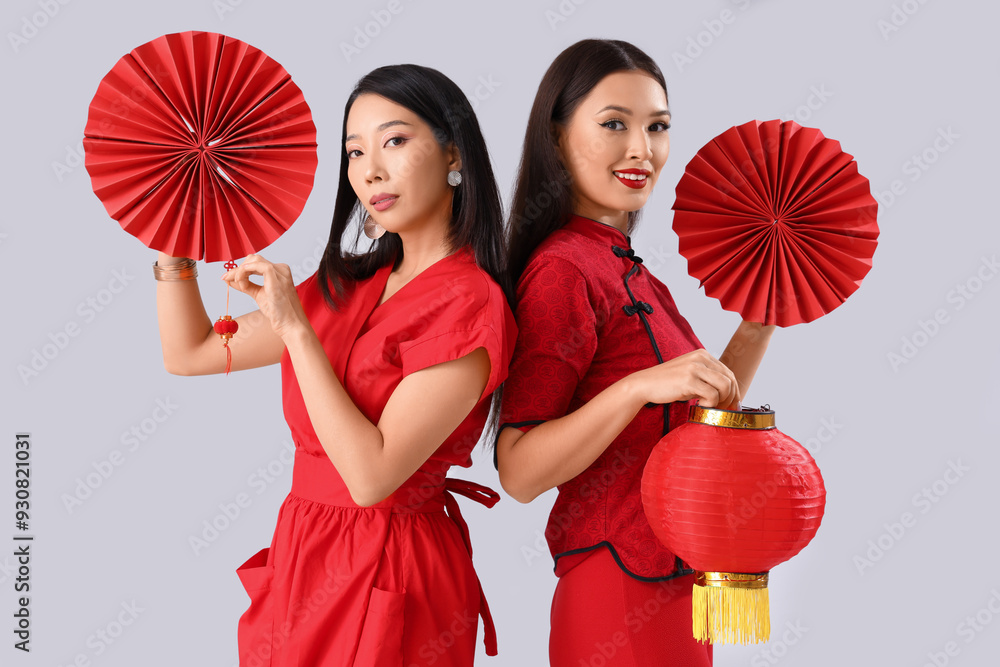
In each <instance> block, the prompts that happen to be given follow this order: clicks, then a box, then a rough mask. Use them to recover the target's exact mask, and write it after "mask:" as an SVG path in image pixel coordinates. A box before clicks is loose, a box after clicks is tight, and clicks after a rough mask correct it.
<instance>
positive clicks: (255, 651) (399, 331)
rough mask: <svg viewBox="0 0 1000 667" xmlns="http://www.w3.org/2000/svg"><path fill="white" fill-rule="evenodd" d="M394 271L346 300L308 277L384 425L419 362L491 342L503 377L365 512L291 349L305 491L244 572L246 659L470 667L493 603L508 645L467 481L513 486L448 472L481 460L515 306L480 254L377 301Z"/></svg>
mask: <svg viewBox="0 0 1000 667" xmlns="http://www.w3.org/2000/svg"><path fill="white" fill-rule="evenodd" d="M390 270H391V267H390V266H385V267H382V268H381V269H379V270H378V271H377V272H376V273H375V275H373V276H372V277H371V278H369V279H367V280H363V281H360V282H358V283H357V284H355V285H352V286H349V288H348V290H347V293H346V299H345V301H346V303H345V304H344V305H343V306H342V307H341V309H340V310H339V311H333V310H330V309H329V308H328V307H327V306H326V305H325V303H324V302H323V297H322V295H321V293H320V290H319V288H318V285H317V283H316V276H313V277H311V278H309V279H307V280H306V281H304V282H303V283H302V284H301V285H299V286H298V288H297V289H298V293H299V296H300V298H301V300H302V304H303V307H304V308H305V311H306V313H307V314H308V316H309V319H310V322H311V323H312V326H313V328H314V329H315V330H316V332H317V335H318V336H319V338H320V341H321V342H322V344H323V347H324V349H325V350H326V352H327V356H328V357H329V358H330V361H331V363H332V365H333V368H334V371H335V372H336V374H337V376H338V377H339V378H340V380H341V382H342V383H343V384H344V387H345V389H346V390H347V392H348V393H349V394H350V396H351V398H352V399H353V400H354V402H355V404H356V405H357V406H358V408H359V409H360V410H361V411H362V412H363V413H364V414H365V416H366V417H368V418H369V419H370V420H371V421H372V422H373V423H377V422H378V420H379V417H380V416H381V413H382V409H383V408H384V406H385V403H386V401H387V400H388V398H389V396H390V395H391V394H392V391H393V390H394V389H395V387H396V385H397V384H398V383H399V381H400V380H401V379H402V378H403V377H404V376H405V375H406V374H408V373H410V372H413V371H415V370H419V369H420V368H425V367H427V366H429V365H432V364H435V363H440V362H444V361H448V360H451V359H455V358H458V357H460V356H463V355H465V354H467V353H469V352H471V351H472V350H474V349H476V348H477V347H484V348H486V351H487V353H488V354H489V357H490V363H491V373H490V380H489V382H488V384H487V387H486V390H485V391H484V392H483V396H482V398H481V400H480V402H479V404H478V405H477V406H476V407H475V408H474V409H473V411H472V413H471V414H470V415H469V417H468V418H467V419H465V420H464V421H463V422H462V424H461V425H460V426H459V427H458V428H457V429H456V430H455V431H454V433H452V435H451V436H449V438H448V439H447V440H446V441H445V442H444V443H443V444H442V445H441V447H440V448H439V449H438V450H437V451H436V452H435V453H434V454H433V455H432V456H431V457H430V459H428V461H427V462H426V463H425V464H424V465H422V466H421V467H420V469H419V470H418V471H417V472H416V473H415V474H414V475H413V476H412V477H411V478H410V479H409V480H407V481H406V482H405V483H404V484H403V485H402V486H401V487H400V488H399V489H398V490H397V491H396V492H395V493H393V494H392V496H390V497H389V498H387V499H386V500H384V501H382V502H380V503H378V504H376V505H374V506H372V507H364V508H363V507H359V506H358V505H356V504H355V503H354V502H353V501H352V500H351V497H350V494H349V493H348V491H347V488H346V486H345V485H344V482H343V480H342V479H341V477H340V475H339V474H338V473H337V470H336V469H335V468H334V466H333V464H332V463H331V461H330V459H329V457H328V456H327V455H326V453H325V451H324V450H323V448H322V446H321V445H320V443H319V441H318V439H317V437H316V434H315V432H314V430H313V428H312V425H311V423H310V420H309V417H308V414H307V412H306V408H305V404H304V402H303V399H302V395H301V392H300V390H299V387H298V383H297V381H296V379H295V373H294V369H293V368H292V365H291V363H290V361H289V358H288V355H287V354H286V355H285V356H284V357H283V359H282V362H281V367H282V386H283V401H284V411H285V417H286V420H287V421H288V424H289V427H290V429H291V431H292V435H293V438H294V440H295V447H296V452H295V464H294V468H293V470H294V472H293V481H292V490H291V493H290V494H289V496H288V498H286V500H285V502H284V503H283V504H282V506H281V509H280V511H279V515H278V522H277V526H276V528H275V533H274V537H273V539H272V541H271V546H270V548H269V549H265V550H263V551H262V552H260V553H258V554H257V555H256V556H254V557H253V558H251V559H250V560H249V561H247V563H245V564H244V565H243V566H242V567H241V568H240V569H239V570H238V572H239V575H240V579H241V581H242V582H243V583H244V586H245V587H246V590H247V593H248V594H249V595H250V598H251V603H250V607H249V609H248V610H247V611H246V613H245V614H244V615H243V616H242V618H241V619H240V624H239V645H240V666H241V667H267V666H271V667H279V666H280V667H284V666H293V665H295V666H302V665H338V666H340V665H357V666H358V667H361V666H365V667H372V666H374V667H381V666H383V665H394V666H396V667H398V666H399V665H403V664H405V665H431V664H433V665H436V666H441V665H445V666H456V667H457V666H466V665H471V664H472V661H473V657H474V655H475V641H476V633H477V629H478V616H479V615H480V614H481V615H482V616H483V618H484V623H485V643H486V647H487V652H488V653H490V654H495V653H496V643H495V634H494V630H493V624H492V619H491V618H490V615H489V608H488V607H487V606H486V603H485V599H484V597H483V595H482V589H481V587H480V585H479V580H478V577H477V576H476V572H475V570H474V569H473V566H472V558H471V544H469V543H468V528H467V527H466V525H465V522H464V521H463V520H462V518H461V514H460V513H459V511H458V503H457V502H456V501H455V499H454V497H453V496H452V491H454V492H455V493H459V494H462V495H466V496H467V497H470V498H473V499H474V500H477V501H478V502H483V503H484V504H487V505H491V504H492V503H494V502H496V499H497V498H498V496H496V494H495V493H493V492H492V491H490V490H488V489H485V488H484V487H479V486H478V485H475V484H471V483H468V482H461V481H460V480H451V479H448V478H446V474H447V471H448V469H449V467H451V466H452V465H459V466H466V467H467V466H469V465H471V458H470V456H469V455H470V452H471V450H472V448H473V447H474V446H475V444H476V442H477V441H478V439H479V436H480V435H481V433H482V429H483V427H484V425H485V420H486V417H487V415H488V411H489V403H490V399H491V393H492V391H493V390H494V389H496V387H497V386H499V384H500V383H501V382H502V381H503V380H504V378H505V375H506V369H507V366H508V363H509V360H510V354H511V346H510V342H511V341H513V339H514V337H515V336H516V328H515V325H514V319H513V314H512V313H511V312H510V309H509V308H508V306H507V303H506V299H505V298H504V295H503V292H502V291H501V290H500V288H499V287H498V286H497V285H496V283H494V282H493V281H492V279H491V278H490V277H489V275H488V274H486V273H485V272H483V271H482V270H481V269H479V268H478V267H477V266H476V264H475V261H474V259H473V257H472V254H471V252H470V251H468V250H465V249H463V250H460V251H459V252H457V253H455V254H453V255H450V256H449V257H446V258H444V259H442V260H440V261H439V262H437V263H436V264H434V265H432V266H431V267H429V268H427V269H426V270H424V271H423V272H422V273H421V274H419V275H418V276H417V277H415V278H413V279H412V280H411V281H410V282H409V283H407V284H406V285H404V286H403V287H402V288H401V289H400V290H399V291H398V292H396V293H395V294H394V295H393V296H391V297H390V298H389V299H388V300H387V301H386V302H385V303H383V304H381V305H378V306H376V304H377V302H378V299H379V297H380V295H381V294H382V291H383V289H384V287H385V283H386V280H387V278H388V275H389V272H390ZM429 407H430V406H429Z"/></svg>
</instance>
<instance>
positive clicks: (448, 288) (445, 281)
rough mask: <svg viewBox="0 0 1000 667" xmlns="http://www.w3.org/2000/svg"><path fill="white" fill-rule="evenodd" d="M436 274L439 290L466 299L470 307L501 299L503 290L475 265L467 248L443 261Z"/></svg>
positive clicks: (472, 255)
mask: <svg viewBox="0 0 1000 667" xmlns="http://www.w3.org/2000/svg"><path fill="white" fill-rule="evenodd" d="M444 261H445V262H446V264H445V265H444V266H443V267H442V269H443V270H442V271H440V272H439V274H438V283H439V289H440V290H442V291H444V292H445V293H449V294H451V295H453V296H455V297H456V298H457V297H461V298H464V299H468V300H469V303H470V304H472V305H482V304H485V303H487V302H490V301H495V300H496V299H498V298H499V299H503V298H504V295H503V289H502V288H501V287H500V285H498V284H497V282H496V281H495V280H494V279H493V276H491V275H490V274H489V272H488V271H486V270H485V269H483V268H482V267H480V266H479V264H477V263H476V257H475V255H474V254H473V252H472V250H471V249H469V248H461V249H459V250H458V251H456V252H455V253H453V254H452V255H449V256H448V257H447V258H446V259H445V260H444Z"/></svg>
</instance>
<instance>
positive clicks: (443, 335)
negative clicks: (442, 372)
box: [399, 269, 517, 400]
mask: <svg viewBox="0 0 1000 667" xmlns="http://www.w3.org/2000/svg"><path fill="white" fill-rule="evenodd" d="M406 328H407V330H408V333H409V336H406V337H405V338H406V340H401V342H400V343H399V355H400V359H401V362H402V369H403V375H404V376H406V375H409V374H410V373H414V372H416V371H419V370H423V369H424V368H428V367H430V366H434V365H436V364H441V363H444V362H446V361H453V360H455V359H459V358H461V357H464V356H465V355H467V354H469V353H471V352H472V351H474V350H475V349H476V348H480V347H482V348H485V349H486V353H487V354H488V355H489V359H490V377H489V380H487V382H486V387H485V389H484V390H483V393H482V394H481V396H480V400H482V399H483V398H484V397H486V396H489V395H490V394H492V393H493V391H495V390H496V389H497V387H499V386H500V384H501V383H502V382H503V381H504V380H505V379H506V378H507V370H508V367H509V365H510V358H511V355H512V354H513V341H514V338H515V337H516V336H517V326H516V324H515V322H514V314H513V312H511V309H510V306H509V305H508V304H507V299H506V298H505V297H504V294H503V291H502V290H501V289H500V287H499V285H497V284H496V283H495V282H494V281H493V280H492V279H490V278H489V277H488V276H487V275H485V274H482V273H481V272H479V270H478V269H477V270H476V272H475V273H474V274H471V275H467V276H462V277H461V278H459V279H456V278H454V277H453V278H451V279H449V280H447V281H446V282H444V283H443V284H442V285H441V286H440V289H438V290H435V291H434V292H432V293H428V294H426V295H425V299H423V300H422V303H421V305H420V307H419V308H417V309H414V310H413V312H411V313H410V314H409V316H408V318H407V327H406Z"/></svg>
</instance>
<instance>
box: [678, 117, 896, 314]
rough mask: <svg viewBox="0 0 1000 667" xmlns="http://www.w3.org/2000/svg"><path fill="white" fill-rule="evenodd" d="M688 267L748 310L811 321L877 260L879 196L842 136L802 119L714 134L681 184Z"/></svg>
mask: <svg viewBox="0 0 1000 667" xmlns="http://www.w3.org/2000/svg"><path fill="white" fill-rule="evenodd" d="M673 209H674V211H675V213H674V224H673V228H674V231H675V232H677V235H678V236H679V237H680V252H681V254H682V255H684V257H686V258H687V260H688V273H690V274H691V275H692V276H693V277H695V278H698V279H699V280H700V281H701V284H702V285H703V286H704V287H705V293H706V294H708V295H709V296H712V297H715V298H717V299H719V301H720V302H721V303H722V307H723V308H725V309H726V310H731V311H735V312H738V313H740V314H741V315H742V316H743V319H745V320H749V321H753V322H763V323H765V324H777V325H778V326H783V327H784V326H790V325H792V324H799V323H802V322H811V321H812V320H815V319H816V318H818V317H820V316H821V315H825V314H826V313H829V312H830V311H831V310H833V309H834V308H836V307H837V306H839V305H840V304H841V303H843V302H844V300H845V299H847V297H849V296H850V295H851V294H853V293H854V291H855V290H856V289H858V286H860V285H861V280H862V279H863V278H864V277H865V275H866V274H867V273H868V271H869V270H870V269H871V266H872V255H873V254H874V253H875V246H876V245H877V239H878V225H877V223H876V213H877V210H878V205H877V203H876V201H875V198H874V197H872V195H871V190H870V187H869V184H868V179H866V178H865V177H864V176H862V175H861V174H859V173H858V167H857V163H856V162H855V161H854V158H853V157H852V156H851V155H848V154H847V153H845V152H843V150H841V148H840V143H839V142H837V141H834V140H832V139H828V138H826V137H824V136H823V133H822V132H820V131H819V130H817V129H815V128H809V127H802V126H800V125H798V124H797V123H795V122H793V121H785V122H781V121H777V120H771V121H765V122H761V121H751V122H749V123H745V124H743V125H740V126H738V127H733V128H730V129H728V130H726V131H725V132H723V133H722V134H720V135H719V136H717V137H716V138H715V139H713V140H712V141H710V142H709V143H708V144H706V145H705V146H704V147H703V148H702V149H701V150H700V151H698V154H697V155H695V156H694V158H693V159H692V160H691V162H689V163H688V165H687V167H686V168H685V171H684V176H683V177H681V180H680V182H679V183H678V184H677V200H676V202H675V203H674V206H673Z"/></svg>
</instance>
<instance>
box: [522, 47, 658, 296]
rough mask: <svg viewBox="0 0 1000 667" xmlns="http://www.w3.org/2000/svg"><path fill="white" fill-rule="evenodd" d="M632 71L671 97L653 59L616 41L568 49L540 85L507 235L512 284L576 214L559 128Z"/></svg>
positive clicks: (632, 217)
mask: <svg viewBox="0 0 1000 667" xmlns="http://www.w3.org/2000/svg"><path fill="white" fill-rule="evenodd" d="M627 70H641V71H643V72H646V73H648V74H649V75H651V76H652V77H653V78H654V79H656V81H657V82H658V83H659V84H660V85H661V86H663V92H664V94H666V92H667V84H666V81H664V79H663V73H662V72H661V71H660V68H659V67H658V66H657V64H656V63H655V62H654V61H653V59H652V58H650V57H649V56H648V55H646V54H645V53H644V52H643V51H642V50H641V49H639V48H638V47H636V46H633V45H632V44H629V43H628V42H622V41H619V40H611V39H585V40H582V41H579V42H577V43H576V44H573V45H572V46H570V47H568V48H566V50H564V51H563V52H562V53H560V54H559V55H558V56H556V59H555V60H554V61H552V64H551V65H550V66H549V69H548V70H547V71H546V72H545V76H543V77H542V82H541V83H540V84H538V93H537V94H536V95H535V102H534V104H533V105H532V107H531V115H530V116H529V118H528V129H527V131H526V132H525V135H524V148H523V150H522V153H521V163H520V166H519V168H518V174H517V182H516V185H515V186H514V198H513V201H512V202H511V209H510V222H509V224H508V229H507V251H508V255H507V270H508V272H509V273H510V281H511V284H516V283H517V280H518V278H520V277H521V273H523V272H524V267H525V265H527V263H528V258H529V257H530V256H531V253H532V252H534V250H535V248H537V247H538V245H539V244H540V243H541V242H542V241H543V240H545V238H546V237H547V236H548V235H549V234H551V233H552V232H554V231H556V230H557V229H559V228H561V227H562V226H563V225H565V224H566V222H567V221H569V218H570V215H572V213H573V184H572V182H571V180H570V176H569V172H568V170H567V169H566V166H565V165H564V164H563V163H562V160H561V158H560V157H559V150H558V148H557V134H556V130H557V127H565V125H566V123H567V121H568V120H569V118H570V116H571V115H572V114H573V112H574V111H575V110H576V108H577V106H579V104H580V102H581V101H582V100H583V98H584V97H586V96H587V94H588V93H590V91H591V90H593V89H594V87H595V86H596V85H597V84H598V83H600V82H601V80H602V79H603V78H604V77H606V76H607V75H609V74H612V73H614V72H621V71H627ZM638 218H639V212H638V211H631V212H629V214H628V229H629V231H631V230H632V229H633V228H634V227H635V223H636V221H637V220H638Z"/></svg>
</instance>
